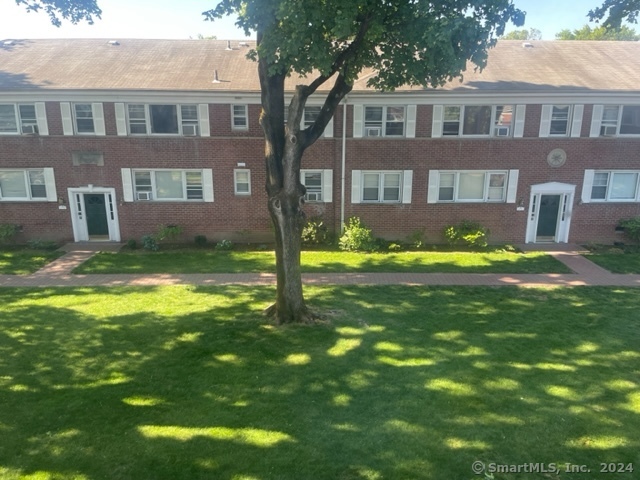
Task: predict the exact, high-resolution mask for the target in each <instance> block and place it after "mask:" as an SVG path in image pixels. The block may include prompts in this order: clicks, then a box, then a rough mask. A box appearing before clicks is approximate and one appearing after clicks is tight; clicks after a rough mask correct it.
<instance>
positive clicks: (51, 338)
mask: <svg viewBox="0 0 640 480" xmlns="http://www.w3.org/2000/svg"><path fill="white" fill-rule="evenodd" d="M272 296H273V291H272V289H270V288H251V289H248V288H244V287H237V286H229V287H215V288H214V287H198V288H193V287H168V288H135V289H133V288H130V289H124V288H123V289H100V288H92V289H49V290H48V291H36V290H26V289H24V290H23V289H20V290H17V289H2V290H0V305H2V306H1V307H0V315H1V316H0V405H2V407H0V474H2V476H3V478H7V479H12V478H19V476H20V475H21V474H22V475H28V474H34V473H36V472H41V473H43V478H47V479H48V478H51V479H57V478H87V479H133V478H135V479H163V478H167V479H197V478H207V479H210V478H215V479H224V480H226V479H229V480H231V479H252V480H253V479H260V480H262V479H265V480H266V479H341V480H342V479H344V480H350V479H378V478H390V479H396V478H412V479H422V478H424V479H440V478H452V479H458V478H460V479H469V478H473V477H474V475H473V472H472V471H471V464H472V463H473V462H474V461H475V460H482V461H484V462H487V463H490V462H496V463H500V464H522V463H529V462H543V463H554V462H555V463H562V464H564V462H571V463H573V464H587V465H590V466H591V468H592V471H593V472H598V471H599V463H600V462H623V463H625V464H626V463H630V462H635V464H636V466H637V465H638V463H639V462H640V457H639V454H638V451H639V450H638V447H639V446H640V440H639V435H640V434H639V433H638V432H640V385H639V378H638V372H639V370H640V353H638V349H637V345H638V344H639V341H640V334H639V323H638V320H639V319H640V314H639V313H638V310H637V304H638V300H639V292H638V291H637V290H634V289H628V290H624V289H604V288H602V289H600V288H591V289H549V290H542V289H517V288H511V287H503V288H499V289H491V288H473V287H470V288H424V287H333V288H328V287H325V288H311V289H308V292H307V296H308V298H309V300H310V302H311V303H312V304H313V305H314V307H316V308H319V309H321V310H324V311H325V312H329V313H330V318H331V322H330V323H327V324H326V325H322V326H317V327H285V328H275V327H273V326H271V325H268V324H266V323H264V321H263V319H262V318H261V317H260V316H259V315H257V314H256V312H257V311H259V310H260V309H261V308H262V307H263V306H265V305H267V304H268V303H269V302H270V300H271V299H272ZM3 469H4V470H3ZM497 478H501V479H502V478H505V479H516V478H564V476H563V475H559V476H556V477H554V476H551V477H549V476H543V475H542V474H539V475H538V476H535V475H531V474H526V475H525V474H523V475H520V476H518V475H517V474H505V475H501V476H499V477H497ZM624 478H627V477H624ZM629 478H630V477H629Z"/></svg>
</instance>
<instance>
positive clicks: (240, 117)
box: [231, 105, 249, 130]
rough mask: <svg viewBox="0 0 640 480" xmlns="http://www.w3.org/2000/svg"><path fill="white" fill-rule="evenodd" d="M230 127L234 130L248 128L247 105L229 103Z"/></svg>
mask: <svg viewBox="0 0 640 480" xmlns="http://www.w3.org/2000/svg"><path fill="white" fill-rule="evenodd" d="M231 128H233V129H234V130H247V129H248V128H249V115H248V113H247V105H231Z"/></svg>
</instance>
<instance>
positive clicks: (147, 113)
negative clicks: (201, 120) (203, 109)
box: [127, 104, 198, 136]
mask: <svg viewBox="0 0 640 480" xmlns="http://www.w3.org/2000/svg"><path fill="white" fill-rule="evenodd" d="M127 111H128V121H129V132H130V133H131V134H132V135H147V134H151V135H184V136H194V135H198V106H197V105H143V104H129V105H127Z"/></svg>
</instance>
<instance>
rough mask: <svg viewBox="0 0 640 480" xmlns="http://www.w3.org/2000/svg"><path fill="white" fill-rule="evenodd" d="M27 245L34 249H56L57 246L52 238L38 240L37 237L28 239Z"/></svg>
mask: <svg viewBox="0 0 640 480" xmlns="http://www.w3.org/2000/svg"><path fill="white" fill-rule="evenodd" d="M27 245H28V246H29V248H33V249H34V250H56V249H57V248H58V244H57V243H56V242H54V241H52V240H40V239H39V238H34V239H33V240H29V241H28V242H27Z"/></svg>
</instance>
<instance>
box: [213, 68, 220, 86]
mask: <svg viewBox="0 0 640 480" xmlns="http://www.w3.org/2000/svg"><path fill="white" fill-rule="evenodd" d="M211 83H220V80H219V79H218V70H214V71H213V81H212V82H211Z"/></svg>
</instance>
